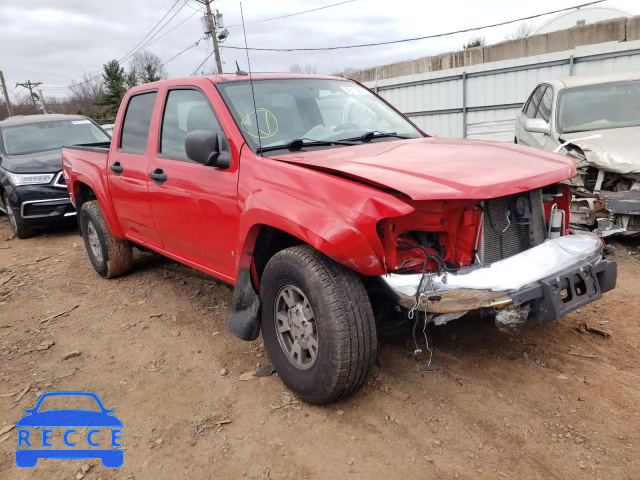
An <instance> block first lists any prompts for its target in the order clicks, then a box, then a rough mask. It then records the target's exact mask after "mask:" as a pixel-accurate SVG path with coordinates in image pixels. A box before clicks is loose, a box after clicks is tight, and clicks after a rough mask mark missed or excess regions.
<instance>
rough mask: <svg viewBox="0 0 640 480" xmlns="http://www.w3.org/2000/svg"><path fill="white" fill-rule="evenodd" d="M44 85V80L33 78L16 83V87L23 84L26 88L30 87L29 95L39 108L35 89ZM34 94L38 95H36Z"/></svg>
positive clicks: (34, 104)
mask: <svg viewBox="0 0 640 480" xmlns="http://www.w3.org/2000/svg"><path fill="white" fill-rule="evenodd" d="M39 85H42V82H32V81H31V80H27V81H26V82H24V83H16V87H17V86H21V87H24V88H28V89H29V97H31V103H32V104H33V106H34V107H36V108H38V107H37V106H36V97H37V96H38V95H37V94H34V93H33V89H34V88H36V87H37V86H39ZM34 95H35V96H36V97H34Z"/></svg>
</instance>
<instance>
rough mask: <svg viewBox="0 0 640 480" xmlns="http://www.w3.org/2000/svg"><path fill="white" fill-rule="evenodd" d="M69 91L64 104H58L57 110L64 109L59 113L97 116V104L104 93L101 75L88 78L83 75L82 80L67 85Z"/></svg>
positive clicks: (88, 76) (98, 108)
mask: <svg viewBox="0 0 640 480" xmlns="http://www.w3.org/2000/svg"><path fill="white" fill-rule="evenodd" d="M69 91H70V94H69V97H68V98H66V99H65V102H64V104H62V103H61V102H58V105H57V106H58V109H61V108H62V107H64V108H63V109H64V110H66V111H65V112H60V113H81V114H83V115H88V116H92V117H95V116H96V115H97V114H98V112H99V110H100V107H99V106H98V105H97V104H98V103H100V99H101V98H102V94H103V92H104V81H103V79H102V76H101V75H94V76H90V75H87V74H86V73H85V74H84V75H83V76H82V80H80V81H79V82H76V81H72V82H71V83H70V84H69ZM54 103H55V102H54Z"/></svg>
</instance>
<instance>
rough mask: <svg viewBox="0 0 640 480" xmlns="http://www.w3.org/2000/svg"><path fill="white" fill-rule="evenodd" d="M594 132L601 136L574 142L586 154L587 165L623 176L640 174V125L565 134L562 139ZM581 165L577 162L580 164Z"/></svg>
mask: <svg viewBox="0 0 640 480" xmlns="http://www.w3.org/2000/svg"><path fill="white" fill-rule="evenodd" d="M592 135H600V137H599V138H590V139H588V140H578V141H576V142H575V145H577V146H578V147H580V149H582V151H583V152H584V154H585V156H586V157H587V163H588V164H591V165H593V166H595V167H598V168H600V169H602V170H605V171H608V172H615V173H620V174H623V175H627V174H631V173H633V174H640V150H639V148H638V147H639V145H640V126H638V127H624V128H610V129H605V130H590V131H588V132H575V133H563V134H561V135H560V139H561V141H563V142H566V141H568V140H574V139H580V138H583V137H590V136H592ZM581 166H583V165H581V163H580V162H578V167H581Z"/></svg>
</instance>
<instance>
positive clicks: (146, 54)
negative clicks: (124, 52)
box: [129, 50, 167, 83]
mask: <svg viewBox="0 0 640 480" xmlns="http://www.w3.org/2000/svg"><path fill="white" fill-rule="evenodd" d="M129 65H130V67H131V70H132V71H134V72H135V75H136V77H137V79H138V82H139V83H149V82H157V81H158V80H163V79H165V78H167V71H166V70H165V69H164V67H163V66H162V60H160V57H158V56H157V55H156V54H155V53H151V52H150V51H149V50H142V51H141V52H138V53H136V54H135V55H134V56H133V57H132V58H131V61H130V62H129Z"/></svg>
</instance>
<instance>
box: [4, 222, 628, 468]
mask: <svg viewBox="0 0 640 480" xmlns="http://www.w3.org/2000/svg"><path fill="white" fill-rule="evenodd" d="M10 234H11V231H10V228H9V225H8V222H7V221H6V217H0V365H1V366H0V412H2V413H1V415H0V432H2V433H0V478H2V479H27V478H28V479H32V478H43V479H44V478H46V479H50V478H56V479H78V480H80V479H82V478H85V479H87V480H89V479H98V478H100V479H103V480H107V479H134V478H135V479H153V480H159V479H176V478H193V479H200V478H219V479H226V478H244V477H246V478H259V479H274V480H275V479H294V478H295V479H303V478H310V479H343V478H353V479H360V478H361V479H373V478H434V479H454V478H460V479H467V478H468V479H501V478H505V479H545V480H547V479H580V478H585V479H598V478H599V479H615V480H622V479H638V478H640V464H639V463H640V456H639V455H638V454H639V452H640V449H639V443H638V442H639V440H640V387H639V384H640V361H639V360H640V351H639V348H640V325H639V322H638V320H639V318H640V316H639V314H638V311H639V309H640V253H639V250H638V249H637V247H636V246H632V245H630V244H628V243H627V244H626V245H619V247H618V250H617V253H616V255H615V256H616V259H617V261H618V262H619V284H618V285H619V286H618V288H617V289H616V290H615V291H613V292H611V293H608V294H606V295H605V297H604V298H603V299H602V300H601V301H599V302H597V303H595V304H591V305H589V306H587V307H585V308H582V309H581V310H579V311H577V312H574V313H573V314H571V315H568V316H567V317H566V318H564V319H562V320H560V321H558V322H555V323H553V324H550V325H547V326H537V325H527V326H526V328H525V329H524V331H523V332H522V333H521V334H520V335H518V336H509V335H506V334H502V333H500V332H498V331H497V330H496V329H495V328H494V327H493V326H492V325H491V323H490V322H489V321H488V320H483V319H480V318H471V319H460V320H458V321H455V322H452V323H450V324H449V325H446V326H443V327H438V328H434V329H432V330H431V335H432V342H431V346H432V347H433V363H434V365H435V367H436V369H435V371H434V372H430V371H427V370H426V369H425V368H424V364H423V363H418V362H416V361H415V360H414V359H413V358H412V356H411V352H412V351H413V346H412V341H411V339H410V338H403V339H400V340H398V339H395V340H394V341H390V340H386V341H383V343H382V344H381V346H380V355H379V360H378V363H377V366H376V368H375V371H374V373H373V375H372V376H371V378H370V379H369V381H368V382H367V384H366V385H365V387H364V388H363V389H362V390H361V391H360V392H359V393H358V394H356V395H355V396H353V397H352V398H350V399H348V400H346V401H343V402H341V403H338V404H335V405H330V406H326V407H315V406H310V405H306V404H303V403H301V402H299V401H298V400H297V399H296V397H295V395H293V394H292V393H291V392H289V391H288V390H287V389H285V388H284V386H283V385H282V383H281V382H280V380H279V379H278V378H277V376H272V377H265V378H255V377H253V376H251V375H250V374H248V373H249V372H254V371H256V370H257V369H259V368H261V367H264V366H266V365H268V363H269V360H268V358H267V356H266V352H265V350H264V348H263V346H262V341H261V340H258V341H256V342H252V343H244V342H241V341H239V340H237V339H235V338H234V337H233V336H231V335H230V334H228V333H227V332H226V329H225V320H226V315H227V311H228V305H229V302H230V300H231V289H230V287H228V286H227V285H224V284H222V283H220V282H217V281H216V280H214V279H212V278H209V277H207V276H205V275H203V274H201V273H199V272H197V271H195V270H192V269H190V268H188V267H185V266H182V265H179V264H177V263H175V262H173V261H171V260H167V259H164V258H162V257H159V256H157V255H154V254H149V253H145V254H138V255H137V256H136V262H135V270H134V271H133V272H132V273H131V274H130V275H128V276H126V277H123V278H119V279H114V280H104V279H102V278H100V277H98V275H97V274H96V273H95V272H94V271H93V269H92V267H91V265H90V264H89V261H88V259H87V257H86V253H85V251H84V246H83V244H82V241H81V239H80V237H78V236H77V235H76V234H75V233H74V231H73V229H72V228H67V229H59V230H57V231H54V232H49V233H48V234H46V235H44V234H43V235H40V236H37V237H35V238H33V239H29V240H18V239H11V238H10V237H11V235H10ZM58 314H61V315H59V316H57V315H58ZM585 322H586V323H587V324H588V325H589V326H590V327H595V328H599V329H604V330H606V331H607V332H608V333H610V337H605V336H602V335H600V334H598V333H590V332H586V331H585V330H584V326H583V324H584V323H585ZM75 352H78V353H79V354H75ZM71 353H73V355H72V356H70V357H68V358H66V357H67V356H68V354H71ZM247 374H248V375H247ZM27 387H28V391H27V392H26V393H25V394H24V395H22V396H21V398H19V399H18V397H20V393H21V392H23V391H24V390H25V389H26V388H27ZM53 390H88V391H93V392H95V393H97V394H98V395H99V396H100V398H101V399H102V401H103V403H104V404H105V406H106V407H107V408H115V410H116V415H117V416H118V418H120V419H121V420H122V422H123V424H124V428H123V431H122V439H123V445H124V448H125V462H124V466H123V467H122V468H120V469H117V470H110V469H105V468H103V467H102V466H101V464H100V462H99V461H97V460H90V461H86V460H85V461H83V460H41V461H40V462H39V463H38V465H37V466H36V467H35V468H33V469H26V470H25V469H18V468H17V467H16V466H15V464H14V449H15V447H16V445H17V429H15V428H13V429H12V428H11V427H12V426H13V425H14V424H15V423H16V422H17V421H18V420H19V419H20V417H21V415H22V412H23V410H24V409H25V408H31V407H33V405H34V404H35V402H36V400H37V398H38V395H39V394H40V393H42V392H47V391H53ZM17 399H18V400H17Z"/></svg>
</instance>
